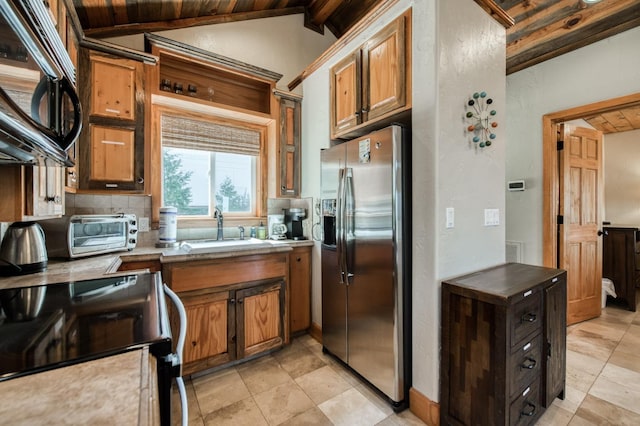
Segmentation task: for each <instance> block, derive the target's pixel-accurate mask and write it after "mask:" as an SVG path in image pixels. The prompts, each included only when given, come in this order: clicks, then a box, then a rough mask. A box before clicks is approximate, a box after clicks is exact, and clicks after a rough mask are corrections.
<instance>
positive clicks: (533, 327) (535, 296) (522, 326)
mask: <svg viewBox="0 0 640 426" xmlns="http://www.w3.org/2000/svg"><path fill="white" fill-rule="evenodd" d="M511 312H512V314H511V321H510V323H511V347H514V346H516V345H518V344H520V342H521V341H522V339H524V338H526V337H527V336H529V335H530V334H531V333H534V332H536V331H538V332H539V331H541V330H542V294H541V292H540V291H534V292H531V294H529V295H528V296H527V297H525V298H524V299H523V300H521V301H520V302H518V303H517V304H516V305H515V306H514V307H513V310H512V311H511Z"/></svg>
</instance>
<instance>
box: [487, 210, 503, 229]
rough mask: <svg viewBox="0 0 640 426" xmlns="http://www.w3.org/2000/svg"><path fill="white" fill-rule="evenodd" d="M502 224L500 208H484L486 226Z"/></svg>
mask: <svg viewBox="0 0 640 426" xmlns="http://www.w3.org/2000/svg"><path fill="white" fill-rule="evenodd" d="M498 225H500V210H499V209H484V226H498Z"/></svg>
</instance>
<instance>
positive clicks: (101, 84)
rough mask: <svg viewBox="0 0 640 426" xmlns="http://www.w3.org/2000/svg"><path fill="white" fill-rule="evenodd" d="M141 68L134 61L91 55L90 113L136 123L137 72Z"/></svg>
mask: <svg viewBox="0 0 640 426" xmlns="http://www.w3.org/2000/svg"><path fill="white" fill-rule="evenodd" d="M138 68H140V65H139V64H138V63H136V62H134V61H132V60H128V59H121V60H118V61H114V60H113V59H112V58H106V57H102V56H97V55H92V57H91V82H92V85H91V114H92V115H94V116H102V117H114V118H122V119H125V120H135V118H136V117H135V87H136V73H137V72H139V70H138Z"/></svg>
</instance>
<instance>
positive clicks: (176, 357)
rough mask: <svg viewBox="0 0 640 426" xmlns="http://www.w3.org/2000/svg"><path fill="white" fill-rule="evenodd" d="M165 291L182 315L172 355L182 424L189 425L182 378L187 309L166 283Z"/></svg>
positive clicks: (185, 393) (179, 314)
mask: <svg viewBox="0 0 640 426" xmlns="http://www.w3.org/2000/svg"><path fill="white" fill-rule="evenodd" d="M164 292H165V293H166V294H167V296H168V297H169V299H171V301H172V302H173V304H174V305H175V307H176V309H177V311H178V316H179V317H180V332H179V333H178V343H177V344H176V353H175V354H171V355H170V356H171V361H172V364H173V366H174V367H175V366H176V365H177V366H179V371H180V373H179V375H178V376H177V377H176V383H177V384H178V393H179V394H180V405H181V410H180V412H181V413H182V426H187V425H188V423H189V406H188V405H187V390H186V389H185V387H184V380H182V351H183V350H184V340H185V338H186V336H187V311H186V310H185V309H184V305H183V304H182V301H181V300H180V298H179V297H178V295H177V294H175V293H174V292H173V290H171V289H170V288H169V286H168V285H166V284H164Z"/></svg>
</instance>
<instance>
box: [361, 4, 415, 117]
mask: <svg viewBox="0 0 640 426" xmlns="http://www.w3.org/2000/svg"><path fill="white" fill-rule="evenodd" d="M404 36H405V24H404V17H403V16H401V17H400V18H398V19H396V20H395V21H393V22H392V23H391V24H389V25H388V26H387V27H385V28H384V29H383V30H382V31H380V32H379V33H377V34H376V35H375V36H373V37H372V38H371V39H370V40H369V41H367V43H366V44H365V45H364V47H363V49H362V91H363V94H362V105H363V112H364V114H365V115H364V116H363V117H362V121H367V120H372V119H375V118H377V117H380V116H382V115H384V114H386V113H388V112H390V111H393V110H395V109H397V108H399V107H402V106H404V104H405V102H406V93H405V92H406V90H405V85H406V76H405V40H404Z"/></svg>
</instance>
